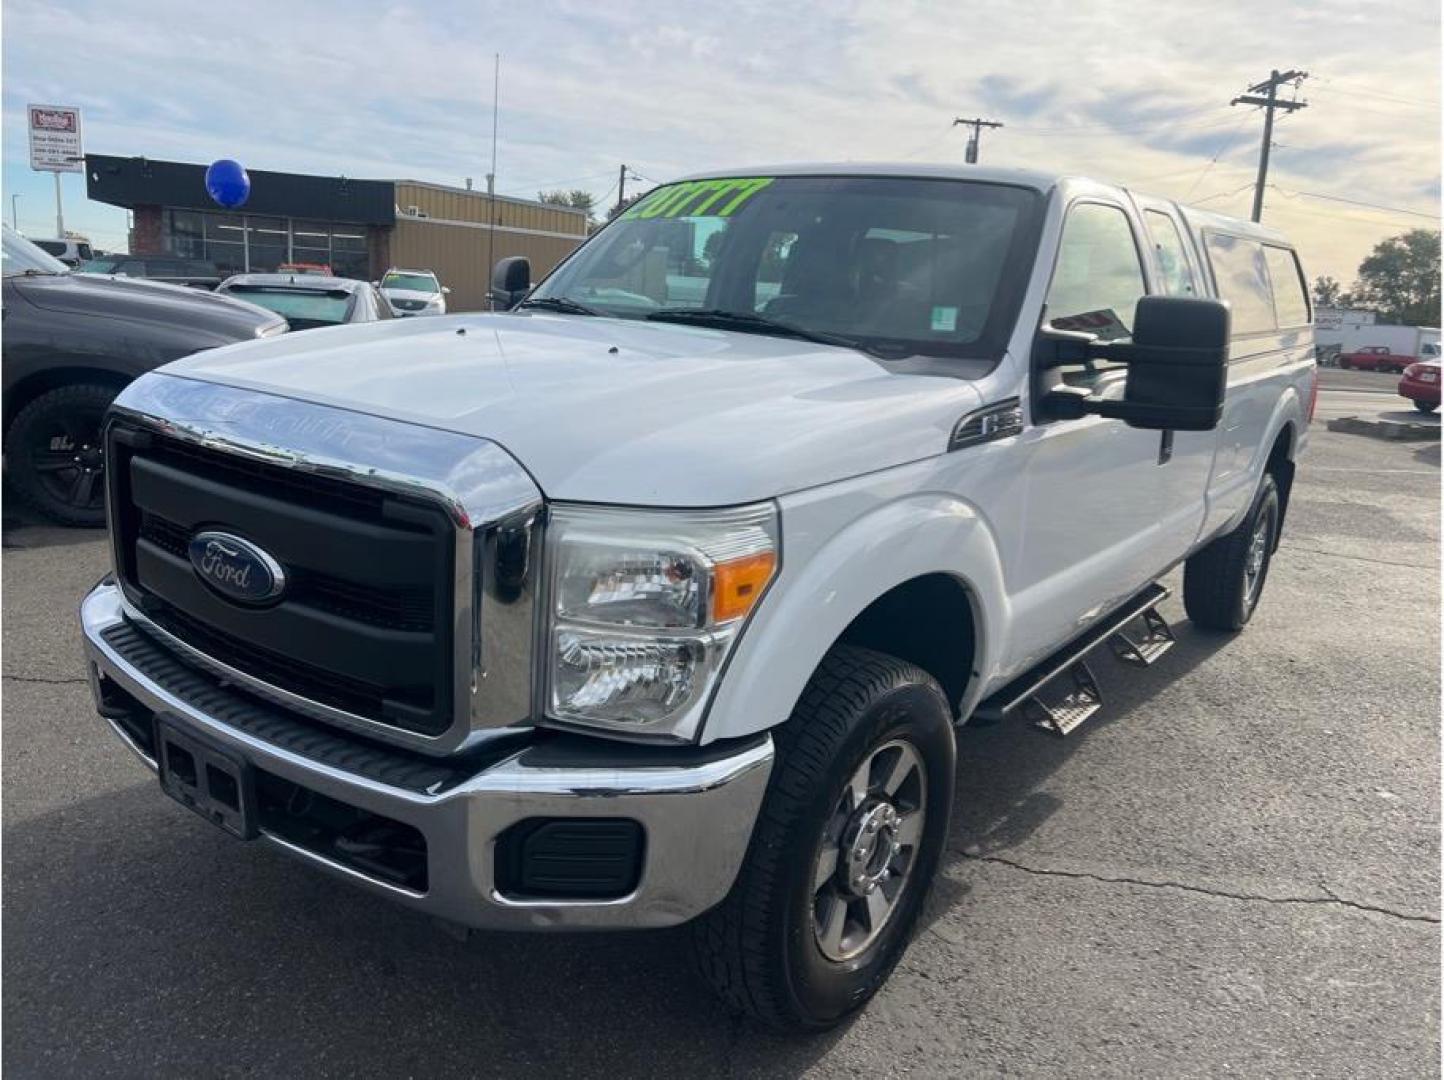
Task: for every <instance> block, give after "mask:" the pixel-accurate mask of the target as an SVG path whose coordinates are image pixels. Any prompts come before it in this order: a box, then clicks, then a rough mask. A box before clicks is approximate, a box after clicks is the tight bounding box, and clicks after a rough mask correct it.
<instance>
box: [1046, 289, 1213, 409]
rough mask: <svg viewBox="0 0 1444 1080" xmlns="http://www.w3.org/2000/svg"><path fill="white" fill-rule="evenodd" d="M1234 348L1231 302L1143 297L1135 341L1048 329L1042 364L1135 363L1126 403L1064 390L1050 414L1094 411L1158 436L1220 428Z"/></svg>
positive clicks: (1049, 404)
mask: <svg viewBox="0 0 1444 1080" xmlns="http://www.w3.org/2000/svg"><path fill="white" fill-rule="evenodd" d="M1228 343H1229V310H1228V305H1226V304H1224V303H1221V302H1220V301H1218V300H1196V299H1191V298H1188V297H1181V296H1145V297H1143V298H1142V299H1140V300H1139V301H1138V307H1137V308H1136V309H1135V312H1134V317H1133V337H1132V340H1130V341H1123V342H1104V341H1098V340H1097V339H1096V338H1094V337H1093V335H1091V334H1084V333H1075V332H1071V331H1063V330H1055V329H1052V328H1049V327H1045V328H1044V329H1043V330H1042V331H1040V333H1039V350H1038V351H1040V352H1042V354H1043V355H1042V357H1041V363H1040V366H1041V367H1044V368H1048V367H1059V366H1062V365H1064V364H1074V363H1083V362H1086V361H1089V360H1111V361H1113V362H1115V363H1123V364H1127V365H1128V371H1127V382H1126V383H1125V384H1124V390H1123V398H1122V400H1117V399H1111V398H1104V397H1101V396H1097V395H1093V394H1090V393H1089V392H1088V391H1087V390H1085V389H1083V388H1082V387H1073V386H1065V387H1059V388H1057V389H1054V390H1051V391H1049V392H1048V393H1047V394H1045V395H1044V396H1043V398H1042V402H1041V404H1042V407H1043V411H1044V414H1045V415H1046V416H1047V417H1048V418H1049V419H1054V420H1066V419H1077V418H1078V417H1081V416H1086V415H1089V414H1094V415H1097V416H1107V417H1112V418H1114V419H1117V420H1122V421H1123V422H1124V423H1126V424H1127V425H1128V426H1129V427H1135V428H1145V429H1151V430H1156V431H1157V430H1168V431H1212V430H1213V429H1214V428H1216V427H1218V422H1219V419H1220V417H1221V416H1222V415H1223V393H1224V386H1225V384H1226V382H1227V375H1228Z"/></svg>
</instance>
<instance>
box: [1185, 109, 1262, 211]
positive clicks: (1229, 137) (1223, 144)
mask: <svg viewBox="0 0 1444 1080" xmlns="http://www.w3.org/2000/svg"><path fill="white" fill-rule="evenodd" d="M1249 115H1250V114H1249V113H1244V114H1243V115H1242V116H1240V117H1239V118H1238V120H1237V122H1236V123H1235V124H1234V125H1233V127H1232V128H1231V129H1230V130H1229V133H1228V134H1227V135H1225V136H1224V137H1223V141H1222V142H1220V143H1219V144H1218V149H1217V150H1215V151H1214V152H1213V157H1211V158H1209V159H1208V164H1207V165H1205V166H1204V167H1203V169H1202V171H1201V172H1199V174H1198V175H1197V176H1196V177H1194V180H1193V183H1192V184H1190V185H1189V187H1188V194H1187V195H1185V196H1184V197H1183V201H1184V202H1187V201H1188V199H1189V197H1190V196H1191V195H1193V193H1194V192H1195V191H1197V190H1198V185H1199V184H1201V183H1203V178H1204V177H1205V176H1207V175H1208V174H1209V173H1210V172H1211V171H1213V167H1214V166H1215V165H1217V164H1218V159H1219V158H1220V157H1221V156H1222V155H1223V152H1224V150H1226V149H1227V148H1228V144H1229V143H1230V142H1232V141H1233V139H1234V137H1235V136H1236V135H1238V129H1239V128H1241V127H1243V125H1244V123H1245V122H1246V121H1247V120H1248V118H1249Z"/></svg>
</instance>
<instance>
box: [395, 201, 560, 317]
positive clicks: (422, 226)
mask: <svg viewBox="0 0 1444 1080" xmlns="http://www.w3.org/2000/svg"><path fill="white" fill-rule="evenodd" d="M490 233H491V230H489V229H487V228H485V227H481V228H472V227H468V226H465V225H445V224H441V223H440V222H437V221H435V220H434V219H433V220H428V221H412V220H407V219H406V218H398V219H397V221H396V228H395V229H394V230H393V231H392V234H391V265H392V266H404V267H407V268H408V269H413V270H434V271H436V276H437V277H438V278H440V279H441V283H442V284H443V285H445V286H447V287H449V288H450V289H451V295H450V296H448V297H447V298H446V307H447V310H448V311H483V310H485V309H486V306H487V305H486V290H487V288H488V287H489V285H490V284H491V268H492V266H493V265H494V262H493V258H494V259H504V258H506V257H507V256H508V255H525V256H526V257H527V258H528V259H530V260H531V268H532V280H533V281H540V280H541V278H542V275H543V274H545V273H546V272H547V271H549V270H550V269H551V268H552V267H553V266H555V265H556V264H557V263H559V262H561V261H562V259H563V258H564V257H565V256H566V255H569V254H570V253H571V252H572V249H574V248H575V247H576V246H577V245H578V244H579V243H581V241H582V239H583V238H582V237H580V236H579V237H577V238H576V239H574V240H572V239H561V238H558V237H552V236H533V235H529V234H524V233H508V232H502V231H500V230H498V231H497V234H496V243H495V246H494V250H493V249H492V246H491V243H490V239H489V237H490Z"/></svg>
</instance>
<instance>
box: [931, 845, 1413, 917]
mask: <svg viewBox="0 0 1444 1080" xmlns="http://www.w3.org/2000/svg"><path fill="white" fill-rule="evenodd" d="M952 850H953V854H955V855H960V856H962V857H963V858H964V859H969V860H971V861H973V862H985V863H995V864H997V865H999V866H1006V867H1009V868H1010V869H1013V870H1019V871H1022V872H1023V873H1025V874H1032V875H1034V876H1036V877H1064V878H1077V879H1081V880H1083V881H1096V882H1099V883H1101V884H1104V885H1136V886H1138V887H1140V888H1145V889H1178V890H1179V891H1180V892H1190V893H1198V894H1201V895H1203V896H1212V897H1215V898H1216V899H1220V900H1244V901H1250V902H1259V903H1265V904H1322V905H1325V906H1333V905H1337V906H1340V907H1347V908H1353V909H1354V910H1355V911H1367V912H1370V913H1372V914H1375V915H1387V916H1389V917H1390V918H1394V919H1400V920H1402V921H1404V922H1417V923H1428V924H1430V925H1433V926H1438V925H1439V918H1438V916H1435V915H1415V914H1410V913H1409V912H1406V911H1398V910H1396V909H1394V908H1386V907H1379V906H1378V905H1375V904H1366V903H1364V902H1362V901H1360V900H1349V899H1347V898H1346V897H1342V896H1340V895H1339V894H1338V893H1336V892H1334V890H1332V889H1330V888H1329V887H1328V886H1327V885H1325V884H1323V883H1322V882H1321V883H1320V884H1319V888H1320V889H1322V890H1323V891H1324V892H1325V893H1326V894H1327V895H1325V896H1265V895H1263V894H1262V893H1236V892H1228V891H1227V890H1225V889H1211V888H1209V887H1207V886H1205V885H1190V884H1187V883H1186V882H1182V881H1149V880H1148V879H1146V878H1132V877H1109V876H1107V875H1105V874H1092V873H1089V872H1087V871H1084V870H1054V869H1049V868H1047V867H1038V866H1028V865H1027V864H1025V863H1020V862H1015V861H1014V860H1012V859H1005V858H1003V857H1002V856H999V855H978V854H975V853H974V852H970V851H960V850H958V849H956V848H954V849H952Z"/></svg>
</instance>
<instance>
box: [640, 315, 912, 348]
mask: <svg viewBox="0 0 1444 1080" xmlns="http://www.w3.org/2000/svg"><path fill="white" fill-rule="evenodd" d="M646 317H647V319H648V320H651V321H654V322H676V323H690V324H692V325H694V326H711V327H716V328H717V329H719V330H741V331H743V332H744V333H746V332H751V333H754V334H774V335H776V336H777V337H791V338H797V339H798V340H800V341H815V342H817V343H818V344H819V345H840V346H842V347H843V348H845V349H857V350H858V351H859V352H865V353H867V354H868V355H869V356H878V357H883V356H886V358H888V359H896V357H897V354H896V352H895V351H894V350H891V349H887V350H884V349H879V348H877V347H875V346H873V345H871V344H869V343H868V342H865V341H862V340H860V339H858V338H851V337H848V336H847V335H845V334H832V333H828V332H827V331H825V330H808V329H806V328H805V327H801V326H794V325H793V324H792V323H787V322H781V321H779V320H777V319H769V318H768V317H767V316H766V315H757V314H755V313H753V312H749V311H727V310H725V309H723V308H662V309H661V310H660V311H651V312H648V313H647V316H646Z"/></svg>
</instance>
